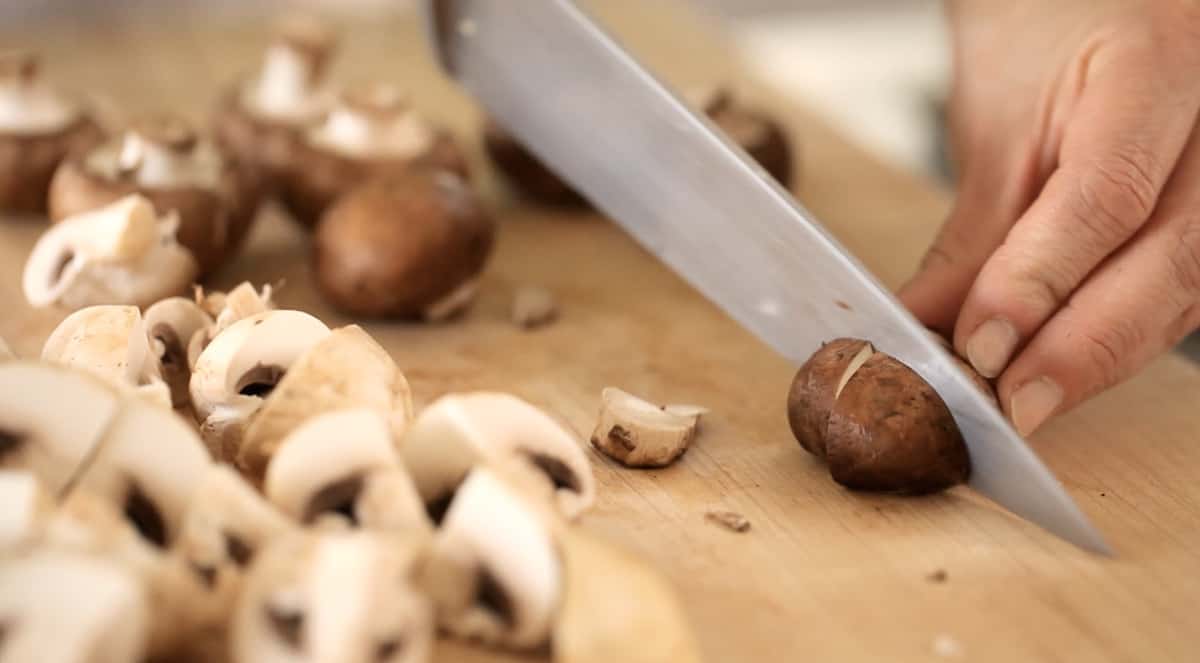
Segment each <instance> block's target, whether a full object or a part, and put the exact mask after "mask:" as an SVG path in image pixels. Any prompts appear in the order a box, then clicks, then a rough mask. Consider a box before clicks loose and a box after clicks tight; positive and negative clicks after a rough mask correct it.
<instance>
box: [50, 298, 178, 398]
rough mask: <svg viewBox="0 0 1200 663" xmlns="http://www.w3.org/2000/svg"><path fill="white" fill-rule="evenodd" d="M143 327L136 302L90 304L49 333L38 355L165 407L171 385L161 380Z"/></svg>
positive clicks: (169, 395) (169, 396) (155, 359)
mask: <svg viewBox="0 0 1200 663" xmlns="http://www.w3.org/2000/svg"><path fill="white" fill-rule="evenodd" d="M145 330H146V326H145V323H144V322H143V320H142V314H141V312H140V311H138V309H137V307H136V306H89V307H88V308H84V309H80V310H78V311H76V312H74V313H72V314H71V315H69V316H67V317H66V319H64V320H63V321H62V322H61V323H59V325H58V326H57V327H55V328H54V331H52V332H50V336H49V338H47V339H46V344H45V345H44V346H42V359H43V360H44V361H49V362H53V363H57V364H62V365H64V366H69V367H71V368H76V369H80V370H83V371H87V372H90V373H92V374H94V375H98V376H100V377H101V378H103V379H104V380H107V381H108V382H109V383H111V384H113V385H115V386H117V387H118V388H120V389H123V390H129V391H132V392H133V393H136V394H137V395H138V396H141V397H142V398H144V399H145V400H146V401H147V402H150V403H154V404H157V405H163V406H165V407H167V408H170V407H171V390H170V388H169V387H167V384H166V382H163V379H162V373H161V371H160V370H159V366H158V360H157V358H155V356H154V353H153V352H152V351H151V350H150V340H149V338H148V337H147V336H146V331H145ZM60 402H66V401H60Z"/></svg>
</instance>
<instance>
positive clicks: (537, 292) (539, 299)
mask: <svg viewBox="0 0 1200 663" xmlns="http://www.w3.org/2000/svg"><path fill="white" fill-rule="evenodd" d="M557 317H558V302H557V301H555V299H554V295H553V294H552V293H551V292H550V291H549V290H546V289H545V288H538V287H534V286H527V287H523V288H520V289H518V290H517V292H516V293H515V294H514V295H513V302H512V321H513V324H515V325H516V326H518V327H520V328H521V329H535V328H537V327H542V326H545V325H548V324H550V323H551V322H554V320H555V319H556V318H557Z"/></svg>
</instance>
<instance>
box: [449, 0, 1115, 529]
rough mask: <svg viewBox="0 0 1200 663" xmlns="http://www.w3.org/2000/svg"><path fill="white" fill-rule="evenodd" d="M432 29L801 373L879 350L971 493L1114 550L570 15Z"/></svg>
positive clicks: (505, 119)
mask: <svg viewBox="0 0 1200 663" xmlns="http://www.w3.org/2000/svg"><path fill="white" fill-rule="evenodd" d="M426 19H427V25H428V29H429V32H430V36H431V38H432V40H433V42H434V44H435V53H436V55H437V56H438V57H439V59H440V60H441V62H442V64H443V66H444V67H445V68H446V69H447V71H449V72H450V73H451V75H453V76H454V77H455V78H457V79H458V80H459V81H460V82H461V83H462V85H463V86H465V87H466V88H467V89H468V90H469V91H470V92H471V93H472V94H473V95H474V96H475V97H476V99H478V100H479V101H480V102H481V103H482V104H483V105H484V106H485V107H486V109H487V110H488V112H489V113H491V114H492V115H493V116H494V117H495V118H496V119H497V120H499V122H500V123H501V124H502V125H503V126H505V127H507V128H508V129H510V130H511V131H512V132H513V133H514V134H515V135H516V136H517V137H518V138H519V139H520V140H521V141H522V142H524V143H525V144H526V145H527V146H529V147H530V148H531V149H532V151H533V152H534V153H535V154H536V155H537V156H538V157H539V158H541V159H542V160H543V161H544V162H546V163H547V164H549V165H550V166H551V167H552V168H553V169H554V170H556V171H557V172H558V173H560V174H561V175H562V176H563V177H564V178H565V179H567V180H568V181H569V182H571V184H572V185H574V186H575V187H576V188H577V189H578V190H579V191H580V192H581V193H583V194H584V195H585V196H586V197H587V198H588V199H589V200H590V201H591V202H592V203H593V204H595V205H596V206H597V207H598V208H600V209H601V210H602V211H604V212H605V213H606V214H608V215H609V216H611V217H612V218H613V219H614V220H615V221H617V222H618V223H620V224H621V225H622V226H623V227H624V228H625V229H626V230H627V231H628V232H629V233H630V234H632V235H633V236H634V237H635V238H636V239H637V240H638V241H640V242H641V243H642V244H643V245H644V246H645V247H646V248H647V249H648V250H650V251H652V252H653V253H655V254H656V255H657V256H659V257H660V258H661V259H662V260H663V261H664V262H665V263H667V264H668V265H670V266H671V267H672V268H673V269H675V270H676V271H677V272H678V273H679V274H680V275H682V276H683V277H684V278H685V279H686V280H687V281H688V282H690V283H691V284H692V285H693V286H694V287H695V288H696V289H697V290H699V291H700V292H701V293H703V294H704V295H705V296H707V297H709V298H710V299H712V300H713V301H714V302H715V303H716V304H717V305H719V306H720V307H721V308H723V309H724V310H725V311H726V312H727V313H728V314H729V315H730V316H732V317H733V318H734V319H736V320H737V321H738V322H740V323H741V324H742V325H744V326H745V327H746V328H748V329H750V330H751V331H753V332H754V333H755V334H757V335H758V336H759V337H760V338H762V340H763V341H765V342H766V343H768V344H770V345H771V346H772V347H773V348H775V349H776V350H777V351H779V352H780V353H782V354H783V355H784V356H785V357H787V358H788V359H790V360H792V361H795V362H800V361H803V360H804V359H805V358H807V357H808V356H809V355H810V354H811V353H812V352H813V351H815V350H816V349H817V347H819V345H820V343H821V342H822V341H825V340H829V339H831V338H834V337H837V336H857V337H861V338H867V339H870V340H871V341H872V342H873V343H874V344H875V346H876V347H878V348H879V349H880V350H883V351H884V352H887V353H890V354H892V355H894V356H896V357H897V358H899V359H900V360H901V361H903V362H904V363H906V364H908V365H909V366H911V367H912V368H913V369H914V370H916V371H917V372H918V373H919V374H921V376H922V377H924V378H925V379H926V380H927V381H928V382H929V383H930V384H932V385H933V387H934V388H935V389H936V390H937V391H938V393H939V394H941V395H942V397H943V399H944V400H945V401H946V403H947V405H949V407H950V410H951V411H952V412H953V413H954V417H955V419H956V420H957V422H958V425H959V427H960V428H961V429H962V432H963V434H964V436H965V438H966V440H967V444H968V447H969V449H970V454H971V463H972V475H971V481H970V485H971V486H973V487H974V488H975V489H976V490H978V491H979V492H981V493H983V494H985V495H987V496H988V497H990V498H991V499H993V500H994V501H996V502H997V503H999V504H1000V505H1002V506H1004V507H1006V508H1008V509H1009V510H1011V511H1013V512H1014V513H1016V514H1018V515H1020V516H1023V517H1025V518H1028V519H1029V520H1031V521H1033V522H1035V523H1037V524H1039V525H1041V526H1042V527H1044V528H1046V529H1047V530H1049V531H1051V532H1053V533H1055V534H1057V535H1059V536H1061V537H1063V538H1064V539H1067V540H1068V541H1071V542H1073V543H1075V544H1076V545H1078V546H1080V547H1082V548H1085V549H1087V550H1091V551H1096V552H1102V553H1107V552H1109V549H1108V546H1107V545H1106V544H1105V542H1104V540H1103V539H1102V538H1101V536H1100V534H1099V533H1098V532H1097V531H1096V530H1095V529H1094V528H1093V527H1092V525H1091V524H1090V523H1089V522H1088V520H1087V518H1086V517H1085V516H1084V514H1083V513H1082V512H1081V511H1080V510H1079V508H1078V506H1077V505H1076V504H1075V503H1074V502H1073V501H1072V500H1071V498H1070V496H1069V495H1067V493H1066V491H1065V490H1064V489H1063V487H1062V486H1061V485H1060V484H1059V483H1058V481H1057V480H1056V479H1055V478H1054V476H1053V475H1052V474H1051V473H1050V471H1049V470H1048V469H1047V468H1046V467H1045V466H1044V465H1043V464H1042V463H1041V462H1040V461H1039V460H1038V458H1037V457H1036V456H1035V455H1034V454H1033V452H1032V451H1031V450H1030V449H1029V448H1028V447H1027V446H1026V445H1025V443H1024V442H1023V441H1022V440H1021V438H1020V437H1019V436H1018V435H1017V434H1016V432H1015V431H1014V430H1013V429H1012V428H1011V427H1010V426H1009V425H1008V423H1007V421H1006V420H1005V419H1004V417H1003V416H1002V415H1001V414H1000V412H999V411H998V410H997V409H996V408H995V406H994V405H992V404H991V403H990V402H989V401H988V400H987V399H986V398H985V397H984V396H983V395H982V394H981V393H980V392H979V391H977V390H976V388H975V387H974V386H973V385H972V383H971V382H970V381H969V380H968V378H967V377H966V376H965V375H963V374H962V373H961V372H960V370H959V369H958V367H957V366H956V365H955V364H954V363H953V362H952V360H951V358H950V357H949V356H948V355H947V354H946V352H945V351H944V350H943V349H942V348H941V347H940V346H939V345H938V343H937V342H936V341H934V340H932V339H931V338H930V336H929V335H928V334H927V332H926V331H925V330H924V328H923V327H922V326H921V325H920V324H919V323H918V322H917V321H916V320H915V319H913V318H912V316H911V315H909V313H908V312H907V311H906V310H905V309H904V308H903V307H902V306H901V305H900V304H899V302H898V301H897V300H896V299H895V298H894V297H893V296H892V295H891V294H890V293H889V292H888V291H887V290H886V289H885V288H884V287H883V286H882V285H881V284H880V283H879V282H878V281H877V280H876V279H875V278H874V277H873V276H872V275H871V274H870V273H869V272H868V271H867V270H866V269H865V268H864V267H863V266H862V265H861V264H859V262H858V261H857V260H856V259H855V258H854V257H852V256H851V255H850V254H849V253H848V252H847V251H846V250H845V249H843V248H842V247H841V246H840V245H839V244H838V242H837V241H836V240H834V239H833V238H832V237H831V236H830V235H829V234H828V233H827V232H826V231H825V230H824V229H823V228H822V227H821V225H820V224H819V223H817V221H816V220H815V219H814V218H813V217H812V215H811V214H809V213H808V212H807V211H806V210H805V209H804V208H803V207H801V206H800V205H799V204H798V203H797V202H796V201H795V200H794V199H793V198H792V197H791V196H790V195H789V194H788V192H787V191H785V190H783V189H782V188H780V187H779V186H778V185H776V184H775V183H774V182H773V181H772V180H771V179H770V177H769V176H768V175H766V173H764V172H762V171H761V169H760V168H759V167H758V166H757V164H755V163H754V162H753V161H752V160H750V159H749V158H748V157H747V156H746V155H745V154H744V153H743V152H742V151H741V150H740V149H739V148H738V147H737V146H735V145H734V144H732V143H731V142H729V141H728V140H727V139H726V138H725V137H724V136H723V135H721V134H720V133H719V132H718V131H716V130H715V129H714V127H713V126H712V125H711V124H710V123H709V121H708V120H707V119H706V118H705V117H703V116H701V115H698V114H696V113H694V112H692V111H691V110H689V108H688V106H687V104H686V103H685V102H684V101H682V100H681V99H680V98H679V97H678V96H677V95H676V94H674V93H673V92H672V91H671V90H669V89H668V88H667V87H666V86H665V85H663V84H662V83H660V82H659V81H658V80H656V79H655V78H654V77H653V76H652V75H651V74H650V73H648V72H647V71H646V70H645V69H644V68H643V67H642V66H641V65H639V64H638V62H637V61H635V60H634V59H633V57H631V56H630V55H629V54H628V53H627V52H626V51H625V50H624V49H622V48H621V46H620V45H619V44H617V43H616V42H615V41H614V40H613V39H612V38H611V37H610V36H609V35H607V34H605V32H604V31H603V30H602V29H600V28H599V27H598V26H597V25H596V24H595V22H594V21H593V20H592V19H591V18H590V17H589V16H587V15H586V14H585V13H584V12H583V11H582V10H580V9H579V7H577V6H576V5H575V4H574V3H572V2H570V1H569V0H536V1H521V2H502V1H499V0H427V3H426ZM663 38H664V39H669V38H670V35H663ZM864 195H870V193H869V192H866V193H864Z"/></svg>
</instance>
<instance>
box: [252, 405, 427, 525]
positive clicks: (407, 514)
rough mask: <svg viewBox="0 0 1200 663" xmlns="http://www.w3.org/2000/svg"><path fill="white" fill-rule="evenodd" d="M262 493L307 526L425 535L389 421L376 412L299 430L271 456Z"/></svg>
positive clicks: (345, 414)
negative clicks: (341, 524)
mask: <svg viewBox="0 0 1200 663" xmlns="http://www.w3.org/2000/svg"><path fill="white" fill-rule="evenodd" d="M263 492H264V493H265V494H266V496H267V499H268V500H270V501H271V503H272V504H274V505H276V506H277V507H279V508H280V509H281V510H282V511H283V512H284V513H286V514H288V515H289V516H291V517H292V518H294V519H296V520H297V521H299V522H300V523H303V524H306V525H307V524H312V523H314V522H317V521H318V520H319V519H321V518H323V517H325V516H328V515H330V514H336V516H338V517H341V518H344V519H345V520H346V521H347V522H348V523H349V524H350V525H351V526H362V527H366V528H370V529H389V530H393V531H405V532H410V533H416V534H417V535H418V536H422V535H424V534H425V533H427V532H428V531H429V530H430V524H429V520H428V518H427V517H426V515H425V508H424V506H423V504H422V503H421V499H420V498H419V497H418V496H417V491H416V489H415V488H414V487H413V485H412V481H411V479H409V477H408V474H407V472H405V471H404V469H403V468H402V467H401V466H400V459H399V457H398V456H397V453H396V447H395V443H394V441H393V439H392V431H391V429H390V428H389V426H388V422H387V420H386V419H385V418H384V417H383V416H382V415H381V414H380V413H379V412H377V411H375V410H370V409H355V410H341V411H338V412H330V413H326V414H322V415H319V416H317V417H314V418H312V419H309V420H308V421H307V422H306V423H304V424H303V425H301V426H300V427H298V428H296V429H295V430H294V431H292V433H291V434H290V435H288V436H287V438H285V439H284V441H283V443H282V444H281V445H280V446H279V448H278V449H277V450H276V451H275V453H274V455H273V456H272V457H271V462H270V464H268V465H267V474H266V479H265V480H264V482H263Z"/></svg>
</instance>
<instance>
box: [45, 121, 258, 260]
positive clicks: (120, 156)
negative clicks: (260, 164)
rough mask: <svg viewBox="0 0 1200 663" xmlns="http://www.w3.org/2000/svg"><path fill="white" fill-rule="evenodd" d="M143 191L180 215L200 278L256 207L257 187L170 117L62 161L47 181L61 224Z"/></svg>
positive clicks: (237, 239) (138, 125) (244, 228)
mask: <svg viewBox="0 0 1200 663" xmlns="http://www.w3.org/2000/svg"><path fill="white" fill-rule="evenodd" d="M131 193H140V194H142V195H143V196H145V197H146V198H148V199H149V200H150V201H151V202H152V203H154V207H155V209H157V210H159V211H160V212H161V213H164V214H165V213H169V212H171V211H174V212H177V213H178V214H179V233H178V239H179V243H180V244H182V245H184V246H185V247H187V248H188V249H189V250H190V251H191V252H192V254H193V255H194V256H195V258H196V261H197V263H199V265H200V274H201V275H202V276H203V275H205V274H208V273H210V272H212V271H213V269H215V268H216V267H218V266H220V265H221V264H222V262H223V261H224V260H225V258H226V257H227V256H228V255H229V254H230V253H231V252H232V250H233V249H235V248H236V247H237V246H238V245H239V244H240V243H241V241H242V239H244V237H245V236H246V234H247V233H248V231H249V229H250V224H251V222H252V221H253V219H254V215H255V212H256V211H257V209H258V201H259V186H258V183H257V182H256V181H255V180H254V179H253V177H251V176H250V175H248V174H246V173H244V172H240V171H238V170H237V169H236V168H235V167H234V165H233V164H232V163H231V162H230V161H229V160H228V159H226V158H225V157H224V156H223V155H222V153H221V152H220V151H219V150H218V149H217V147H216V146H215V145H214V144H213V143H212V142H211V141H209V140H207V139H204V138H201V137H199V136H197V134H196V133H195V131H193V130H192V128H191V127H190V126H188V124H187V123H186V122H184V121H182V120H181V119H179V118H176V117H172V116H167V115H164V116H156V117H148V118H145V119H143V120H140V121H138V122H135V123H134V124H132V125H131V126H130V127H129V128H128V129H126V130H125V131H124V132H122V133H120V134H118V135H114V136H112V137H110V138H109V139H108V140H105V141H104V142H102V143H100V144H99V145H97V146H95V147H94V148H92V149H91V150H88V151H86V152H81V153H78V154H73V155H72V156H70V157H68V158H67V159H66V160H65V161H63V163H62V165H60V166H59V168H58V171H57V172H56V173H55V174H54V179H53V181H52V182H51V184H50V218H51V219H52V220H53V221H55V222H57V221H60V220H62V219H64V218H67V217H69V216H73V215H75V214H78V213H80V212H84V211H87V210H91V209H95V208H97V207H101V206H104V205H107V204H108V203H111V202H113V201H115V200H117V199H119V198H123V197H125V196H127V195H129V194H131Z"/></svg>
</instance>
